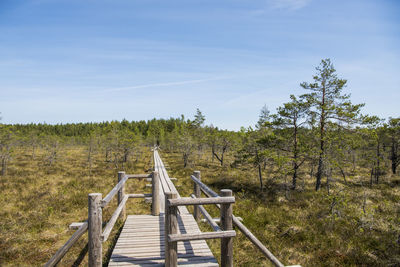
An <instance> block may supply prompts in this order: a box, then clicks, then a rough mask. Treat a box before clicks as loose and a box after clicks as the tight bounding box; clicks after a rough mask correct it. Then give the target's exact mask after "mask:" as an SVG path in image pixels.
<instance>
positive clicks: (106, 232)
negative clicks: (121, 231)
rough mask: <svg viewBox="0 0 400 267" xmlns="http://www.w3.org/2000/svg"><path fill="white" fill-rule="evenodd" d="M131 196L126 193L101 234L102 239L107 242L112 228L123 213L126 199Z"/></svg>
mask: <svg viewBox="0 0 400 267" xmlns="http://www.w3.org/2000/svg"><path fill="white" fill-rule="evenodd" d="M128 198H129V196H128V195H125V197H124V199H123V200H122V201H121V203H119V205H118V207H117V208H116V209H115V211H114V213H113V215H112V216H111V219H110V220H109V221H108V223H107V225H106V227H105V229H104V231H103V234H102V235H101V241H103V242H106V241H107V239H108V236H109V235H110V233H111V230H112V229H113V227H114V225H115V223H116V222H117V219H118V217H119V215H120V214H121V211H122V209H123V208H124V206H125V204H126V201H127V200H128Z"/></svg>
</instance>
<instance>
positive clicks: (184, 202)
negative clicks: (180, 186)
mask: <svg viewBox="0 0 400 267" xmlns="http://www.w3.org/2000/svg"><path fill="white" fill-rule="evenodd" d="M232 203H235V197H209V198H190V197H183V198H177V199H169V200H168V204H169V205H170V206H189V205H208V204H232Z"/></svg>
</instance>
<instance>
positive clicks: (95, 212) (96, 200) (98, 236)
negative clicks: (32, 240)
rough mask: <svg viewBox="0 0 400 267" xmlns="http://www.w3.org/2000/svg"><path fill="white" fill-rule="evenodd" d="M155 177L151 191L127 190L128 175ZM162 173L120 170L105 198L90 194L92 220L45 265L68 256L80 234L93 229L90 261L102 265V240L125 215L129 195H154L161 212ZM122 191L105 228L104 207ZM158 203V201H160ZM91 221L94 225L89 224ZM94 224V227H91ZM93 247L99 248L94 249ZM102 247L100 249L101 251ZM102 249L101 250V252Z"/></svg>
mask: <svg viewBox="0 0 400 267" xmlns="http://www.w3.org/2000/svg"><path fill="white" fill-rule="evenodd" d="M149 177H151V178H152V182H153V184H154V186H153V188H152V193H151V194H125V190H124V186H125V183H126V182H127V180H128V179H131V178H139V179H140V178H149ZM158 180H159V176H158V173H157V172H152V173H151V174H125V172H118V183H117V184H116V185H115V186H114V187H113V189H111V191H110V192H109V193H108V194H107V196H106V197H105V198H104V199H101V194H89V214H88V220H87V221H85V222H83V223H82V225H81V226H80V227H79V228H78V230H76V231H75V232H74V234H73V235H72V236H71V238H70V239H69V240H68V241H67V242H66V243H65V244H64V245H63V246H62V247H61V248H60V249H59V250H58V251H57V252H56V253H55V254H54V255H53V257H51V259H50V260H49V261H48V262H47V263H46V264H45V265H44V267H53V266H56V265H57V263H58V262H59V261H60V260H61V259H62V258H63V257H64V256H65V254H66V253H67V252H68V251H69V249H70V248H71V247H72V246H73V245H74V244H75V243H76V242H77V241H78V240H79V238H80V237H81V236H82V235H83V234H84V233H85V232H86V231H88V232H89V241H88V244H89V265H90V266H101V258H102V253H101V249H102V243H103V242H105V241H107V239H108V237H109V235H110V233H111V231H112V228H113V227H114V225H115V223H116V221H117V219H118V217H122V218H123V219H125V218H124V217H125V205H126V202H127V200H128V199H129V198H145V197H153V205H152V214H153V215H159V213H160V205H159V203H158V202H159V191H158V186H159V181H158ZM117 194H118V206H117V208H116V209H115V211H114V213H113V214H112V216H111V218H110V220H109V221H108V222H107V224H106V225H105V227H104V231H103V232H101V230H102V225H104V224H103V223H102V209H103V208H105V207H106V206H107V205H108V204H109V203H110V201H111V200H112V199H113V198H114V196H115V195H117ZM157 203H158V204H157ZM89 221H91V222H92V224H93V225H92V226H89V224H90V223H89ZM91 227H92V228H91ZM91 248H94V249H96V251H91ZM97 250H99V251H97ZM98 252H99V253H98Z"/></svg>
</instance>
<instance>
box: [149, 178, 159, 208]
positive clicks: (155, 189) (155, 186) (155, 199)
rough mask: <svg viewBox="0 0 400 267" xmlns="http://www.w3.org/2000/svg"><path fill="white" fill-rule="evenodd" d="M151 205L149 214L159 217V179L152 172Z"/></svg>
mask: <svg viewBox="0 0 400 267" xmlns="http://www.w3.org/2000/svg"><path fill="white" fill-rule="evenodd" d="M151 184H152V190H151V191H152V204H151V213H152V214H153V216H158V215H160V177H159V175H158V172H157V171H153V173H152V179H151Z"/></svg>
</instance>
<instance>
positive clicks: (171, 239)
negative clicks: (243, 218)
mask: <svg viewBox="0 0 400 267" xmlns="http://www.w3.org/2000/svg"><path fill="white" fill-rule="evenodd" d="M221 194H222V197H213V198H195V197H194V195H192V197H191V198H188V197H186V198H177V196H178V194H177V193H175V192H165V205H166V207H165V266H166V267H176V266H177V262H178V261H177V253H178V250H177V242H178V241H190V240H205V239H215V238H221V265H222V266H226V267H232V266H233V237H235V236H236V232H235V231H234V230H233V229H232V204H233V203H235V198H234V197H233V196H232V190H229V189H223V190H221ZM209 204H220V205H221V228H222V229H220V228H219V227H217V228H213V229H214V232H201V233H191V234H182V233H181V234H178V219H177V216H178V207H179V206H187V205H195V206H199V205H209ZM202 208H203V207H202ZM203 209H204V208H203ZM204 211H205V210H204ZM205 213H206V214H208V213H207V212H205ZM208 217H211V216H209V215H208ZM211 220H212V218H211Z"/></svg>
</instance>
